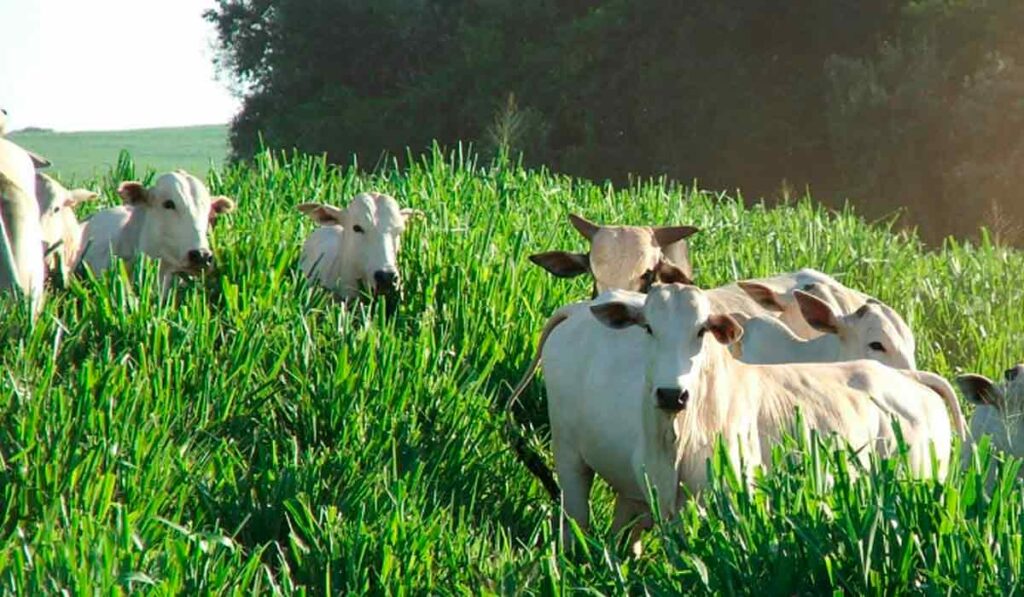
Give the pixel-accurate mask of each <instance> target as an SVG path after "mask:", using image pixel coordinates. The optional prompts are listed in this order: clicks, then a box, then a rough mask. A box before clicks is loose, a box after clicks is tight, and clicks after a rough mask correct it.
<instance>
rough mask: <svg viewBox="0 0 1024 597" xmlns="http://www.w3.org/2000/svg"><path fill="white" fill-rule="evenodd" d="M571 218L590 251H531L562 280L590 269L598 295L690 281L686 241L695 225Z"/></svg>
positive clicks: (595, 292) (531, 258) (536, 261)
mask: <svg viewBox="0 0 1024 597" xmlns="http://www.w3.org/2000/svg"><path fill="white" fill-rule="evenodd" d="M569 222H571V223H572V225H573V228H575V229H576V231H577V232H579V233H580V234H581V235H582V236H583V238H585V239H587V241H589V242H590V251H589V252H587V253H567V252H565V251H550V252H547V253H538V254H536V255H530V261H532V262H534V263H536V264H537V265H539V266H541V267H543V268H544V269H545V270H547V271H548V272H550V273H551V274H553V275H555V276H558V277H559V278H573V277H576V276H579V275H582V274H586V273H589V274H590V275H591V276H593V278H594V292H593V295H594V296H597V294H598V293H599V292H604V291H606V290H611V289H616V288H620V289H623V290H635V291H639V292H646V291H647V289H648V288H650V286H651V284H652V283H653V282H655V281H658V282H686V283H689V282H691V281H692V278H693V268H692V267H691V265H690V259H689V250H688V248H687V246H686V241H685V240H684V239H686V238H687V237H689V236H691V235H693V234H694V233H695V232H697V231H698V229H697V228H694V227H693V226H658V227H652V226H600V225H598V224H595V223H593V222H590V221H588V220H586V219H584V218H581V217H580V216H577V215H575V214H569Z"/></svg>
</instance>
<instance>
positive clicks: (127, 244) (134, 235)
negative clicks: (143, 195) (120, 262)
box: [117, 205, 147, 260]
mask: <svg viewBox="0 0 1024 597" xmlns="http://www.w3.org/2000/svg"><path fill="white" fill-rule="evenodd" d="M127 208H128V220H127V221H126V222H125V223H124V227H122V228H121V233H120V234H118V237H117V256H118V257H120V258H121V259H125V260H131V259H134V258H135V255H136V254H137V253H138V252H139V250H140V247H139V242H140V241H141V240H142V229H143V227H144V226H145V224H146V211H147V210H146V208H144V207H138V206H135V205H129V206H127Z"/></svg>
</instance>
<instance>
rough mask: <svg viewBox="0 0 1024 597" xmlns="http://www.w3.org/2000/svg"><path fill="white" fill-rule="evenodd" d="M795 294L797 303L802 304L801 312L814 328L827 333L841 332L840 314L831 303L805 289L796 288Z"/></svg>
mask: <svg viewBox="0 0 1024 597" xmlns="http://www.w3.org/2000/svg"><path fill="white" fill-rule="evenodd" d="M793 296H794V297H796V303H797V305H799V306H800V314H801V315H803V316H804V320H806V321H807V323H808V324H810V326H811V327H812V328H814V329H816V330H818V331H819V332H824V333H826V334H838V333H839V327H840V325H841V324H840V322H839V315H838V314H837V313H836V312H835V309H833V308H832V306H831V305H829V304H828V303H826V302H825V301H823V300H821V299H820V298H818V297H816V296H814V295H813V294H807V293H806V292H804V291H803V290H794V291H793Z"/></svg>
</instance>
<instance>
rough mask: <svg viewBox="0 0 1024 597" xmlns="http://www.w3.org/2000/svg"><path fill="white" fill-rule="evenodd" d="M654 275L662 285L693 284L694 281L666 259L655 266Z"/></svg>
mask: <svg viewBox="0 0 1024 597" xmlns="http://www.w3.org/2000/svg"><path fill="white" fill-rule="evenodd" d="M654 274H655V275H656V276H657V277H658V281H659V282H661V283H662V284H693V280H692V279H690V276H687V275H686V272H684V271H683V270H682V268H680V267H677V266H676V265H673V264H672V262H670V261H668V260H665V259H662V260H661V261H659V262H658V265H656V266H654Z"/></svg>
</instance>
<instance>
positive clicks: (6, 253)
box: [0, 139, 46, 314]
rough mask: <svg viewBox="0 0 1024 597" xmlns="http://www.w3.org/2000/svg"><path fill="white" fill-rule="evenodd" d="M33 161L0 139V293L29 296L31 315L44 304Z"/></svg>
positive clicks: (42, 268) (26, 154)
mask: <svg viewBox="0 0 1024 597" xmlns="http://www.w3.org/2000/svg"><path fill="white" fill-rule="evenodd" d="M35 195H36V179H35V169H34V166H33V163H32V158H31V157H30V156H29V154H28V153H27V152H26V151H25V150H23V149H22V148H21V147H19V146H17V145H15V144H14V143H11V142H10V141H8V140H6V139H0V290H16V291H18V292H20V293H21V294H24V295H26V296H28V297H29V300H30V301H31V304H32V312H33V314H38V312H39V310H40V309H41V308H42V305H43V283H44V281H45V277H46V270H45V266H44V264H43V235H42V229H41V227H40V224H39V205H38V204H37V203H36V199H35Z"/></svg>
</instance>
